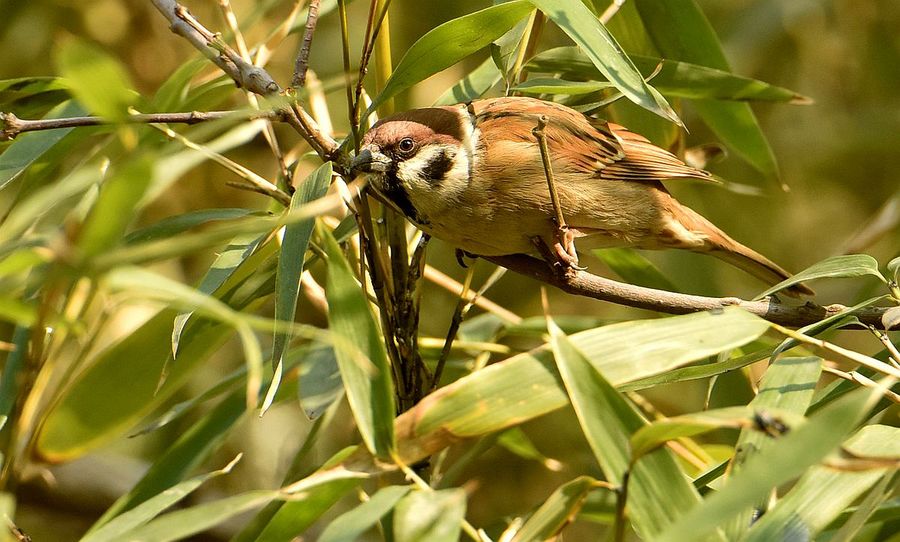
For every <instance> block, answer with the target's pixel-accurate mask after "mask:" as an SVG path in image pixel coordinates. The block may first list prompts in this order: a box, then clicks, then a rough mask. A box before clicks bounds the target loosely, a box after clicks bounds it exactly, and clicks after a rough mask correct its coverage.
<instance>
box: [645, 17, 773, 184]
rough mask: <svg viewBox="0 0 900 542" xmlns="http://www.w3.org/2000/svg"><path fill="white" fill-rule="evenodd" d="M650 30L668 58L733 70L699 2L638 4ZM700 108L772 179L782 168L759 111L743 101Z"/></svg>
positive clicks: (728, 140) (717, 131)
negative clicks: (779, 168) (767, 137)
mask: <svg viewBox="0 0 900 542" xmlns="http://www.w3.org/2000/svg"><path fill="white" fill-rule="evenodd" d="M635 3H636V5H637V8H638V11H639V12H640V15H641V19H642V20H643V22H644V27H645V28H646V29H647V32H648V33H649V34H650V37H651V39H652V40H653V43H654V45H655V46H656V48H657V49H658V50H659V52H660V54H661V55H662V56H665V57H667V58H672V59H674V60H680V61H685V62H692V63H694V64H699V65H701V66H707V67H710V68H714V69H718V70H723V71H731V70H730V68H729V66H728V60H727V59H726V58H725V53H724V51H723V50H722V44H721V43H720V42H719V38H718V37H717V36H716V33H715V30H713V28H712V26H711V25H710V24H709V21H708V20H707V19H706V16H705V15H704V14H703V12H702V11H701V10H700V8H699V7H698V6H697V3H696V2H695V0H636V2H635ZM693 105H694V109H696V111H697V113H698V114H699V115H700V117H701V118H703V120H704V122H706V124H707V125H708V126H709V127H710V129H711V130H712V131H713V132H714V133H715V134H716V136H717V137H718V138H719V139H720V140H721V141H722V142H723V143H725V145H727V146H728V148H730V149H731V150H732V151H733V152H734V153H735V154H737V155H738V156H740V157H742V158H743V159H744V160H746V161H747V162H748V163H749V164H750V165H752V166H753V167H754V168H756V169H757V170H759V171H760V172H762V173H763V174H765V175H766V176H767V177H769V178H770V179H777V178H778V164H777V163H776V161H775V154H774V153H773V152H772V149H771V147H770V146H769V142H768V141H767V140H766V137H765V135H763V133H762V129H761V128H760V127H759V123H758V122H757V121H756V117H755V116H754V114H753V110H752V109H750V106H749V105H747V104H742V103H730V102H719V101H709V100H697V101H695V102H694V103H693Z"/></svg>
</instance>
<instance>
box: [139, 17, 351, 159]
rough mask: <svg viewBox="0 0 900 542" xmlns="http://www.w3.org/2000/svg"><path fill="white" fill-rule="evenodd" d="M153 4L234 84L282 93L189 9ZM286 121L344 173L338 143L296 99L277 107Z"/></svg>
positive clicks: (265, 93) (262, 71) (261, 92)
mask: <svg viewBox="0 0 900 542" xmlns="http://www.w3.org/2000/svg"><path fill="white" fill-rule="evenodd" d="M151 1H152V2H153V5H154V6H155V7H156V9H157V10H159V12H160V13H162V15H163V16H164V17H165V18H166V19H167V20H168V21H169V25H170V26H169V27H170V29H171V30H172V32H174V33H176V34H178V35H179V36H182V37H183V38H185V39H186V40H188V41H189V42H190V43H191V45H193V46H194V48H196V49H197V50H198V51H200V52H201V53H203V54H204V56H206V57H207V58H208V59H210V60H211V61H212V62H213V63H215V64H216V66H218V67H219V68H221V69H222V71H224V72H225V73H226V74H227V75H228V76H229V77H231V79H232V80H234V82H235V84H237V85H238V87H240V88H244V89H246V90H249V91H250V92H253V93H255V94H259V95H262V96H271V95H276V94H279V93H281V87H279V86H278V83H276V82H275V80H274V79H273V78H272V76H271V75H269V73H268V72H267V71H266V70H265V69H263V68H261V67H259V66H254V65H253V64H250V63H249V62H247V61H245V60H244V59H242V58H241V57H240V55H238V54H237V53H236V52H235V51H234V50H232V49H231V48H230V47H228V46H227V45H226V44H224V43H223V42H222V40H221V39H219V38H218V36H217V35H216V34H214V33H212V32H210V31H209V30H207V29H206V28H205V27H204V26H203V25H201V24H200V22H199V21H197V20H196V19H195V18H194V17H192V16H191V15H190V13H189V12H188V10H187V9H186V8H185V7H184V6H182V5H180V4H178V2H176V1H175V0H151ZM280 112H281V113H282V114H284V118H285V121H286V122H287V123H288V124H290V125H291V126H292V127H293V128H294V129H295V130H296V131H297V132H298V133H299V134H300V135H301V136H302V137H303V138H304V139H305V140H306V141H307V142H308V143H309V145H310V146H311V147H312V148H313V150H315V151H316V153H318V154H319V156H321V157H322V159H323V160H332V161H335V162H336V163H335V170H336V171H337V172H338V173H344V172H345V170H346V167H345V166H346V164H344V163H343V162H341V160H340V158H341V156H340V153H339V150H338V145H337V143H336V142H335V141H334V140H333V139H331V138H330V137H328V136H326V135H325V134H323V133H322V132H321V131H320V130H319V129H318V126H317V125H316V123H315V121H313V119H312V117H310V116H309V114H307V113H306V111H304V110H303V108H302V107H301V106H300V104H298V103H297V102H296V101H293V102H292V103H291V104H290V105H289V106H284V107H282V108H281V109H280Z"/></svg>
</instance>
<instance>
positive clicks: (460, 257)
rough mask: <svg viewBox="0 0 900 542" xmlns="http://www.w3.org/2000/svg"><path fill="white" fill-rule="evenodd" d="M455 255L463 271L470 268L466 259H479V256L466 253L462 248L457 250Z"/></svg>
mask: <svg viewBox="0 0 900 542" xmlns="http://www.w3.org/2000/svg"><path fill="white" fill-rule="evenodd" d="M455 254H456V263H458V264H459V266H460V267H462V268H463V269H468V268H469V266H468V264H466V260H465V259H466V258H470V259H472V260H474V259H477V258H478V255H477V254H472V253H471V252H466V251H465V250H463V249H461V248H458V249H456V251H455Z"/></svg>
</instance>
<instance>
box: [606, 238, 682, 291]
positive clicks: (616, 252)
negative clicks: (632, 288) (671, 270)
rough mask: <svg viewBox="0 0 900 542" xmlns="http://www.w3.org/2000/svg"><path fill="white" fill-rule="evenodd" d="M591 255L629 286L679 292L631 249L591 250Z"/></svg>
mask: <svg viewBox="0 0 900 542" xmlns="http://www.w3.org/2000/svg"><path fill="white" fill-rule="evenodd" d="M591 253H592V254H593V255H594V256H597V257H598V258H600V259H601V260H602V261H603V263H605V264H606V265H608V266H609V268H610V269H612V270H613V271H614V272H615V273H616V274H617V275H619V277H621V278H622V279H623V280H625V281H626V282H628V283H630V284H636V285H638V286H646V287H647V288H657V289H659V290H667V291H669V292H678V291H679V289H678V288H676V287H675V285H674V284H672V281H670V280H669V278H668V277H666V276H665V275H663V274H662V272H661V271H660V270H659V269H657V268H656V266H655V265H653V263H652V262H650V260H648V259H647V258H645V257H644V256H642V255H641V254H640V253H639V252H637V251H636V250H634V249H632V248H605V249H602V250H592V251H591Z"/></svg>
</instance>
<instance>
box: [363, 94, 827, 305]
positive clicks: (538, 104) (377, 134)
mask: <svg viewBox="0 0 900 542" xmlns="http://www.w3.org/2000/svg"><path fill="white" fill-rule="evenodd" d="M541 118H543V119H544V121H545V122H546V127H545V128H544V137H545V139H546V143H547V151H548V154H549V160H550V165H551V169H552V174H553V177H554V181H555V182H554V184H555V185H556V190H557V192H558V201H559V207H560V210H561V211H562V216H563V218H564V220H565V228H564V234H565V235H564V236H563V237H561V236H560V232H561V228H560V227H559V226H560V225H559V224H557V223H556V213H555V207H554V206H553V205H552V203H551V198H550V191H549V188H548V182H547V173H546V170H545V169H544V166H543V162H542V156H541V150H540V147H539V144H538V139H537V137H536V136H535V134H534V133H533V129H534V128H535V127H536V126H537V125H538V122H539V121H540V120H541ZM351 169H352V170H353V171H357V172H362V173H365V174H367V176H368V182H369V185H370V186H371V187H372V188H373V189H374V190H375V192H376V195H377V196H379V199H382V200H383V201H385V202H386V203H387V204H388V205H390V206H392V207H393V208H394V209H396V210H397V211H399V212H401V213H402V214H404V215H405V216H406V217H407V218H408V219H409V220H410V221H412V222H413V223H414V224H415V225H416V226H418V227H419V228H420V229H422V230H423V231H425V232H426V233H428V234H429V235H431V236H433V237H437V238H438V239H441V240H443V241H446V242H447V243H449V244H451V245H453V246H455V247H458V248H459V249H461V250H463V251H465V252H467V253H470V254H473V255H480V256H502V255H509V254H528V255H538V256H542V257H544V259H550V258H549V256H551V255H554V253H555V257H556V258H557V259H558V260H559V261H562V262H564V263H567V264H570V265H571V264H573V260H574V258H575V252H574V241H575V240H577V241H578V245H579V247H590V248H608V247H635V248H641V249H667V248H675V249H683V250H690V251H693V252H699V253H704V254H709V255H711V256H715V257H716V258H719V259H721V260H724V261H726V262H728V263H730V264H732V265H734V266H736V267H738V268H740V269H743V270H744V271H746V272H748V273H750V274H751V275H753V276H755V277H757V278H758V279H761V280H763V281H764V282H767V283H769V284H775V283H778V282H781V281H782V280H784V279H786V278H788V277H790V276H791V275H790V273H788V272H787V271H785V270H784V269H783V268H781V267H780V266H778V265H777V264H775V263H774V262H772V261H771V260H769V259H768V258H766V257H765V256H762V255H761V254H759V253H757V252H755V251H754V250H752V249H750V248H748V247H746V246H744V245H742V244H740V243H739V242H737V241H735V240H734V239H732V238H731V237H729V236H728V235H727V234H725V233H724V232H723V231H722V230H720V229H719V228H718V227H716V226H715V225H713V224H712V223H711V222H710V221H708V220H707V219H705V218H704V217H703V216H701V215H700V214H698V213H697V212H695V211H693V210H692V209H690V208H688V207H687V206H685V205H682V204H681V203H679V202H678V201H677V200H676V199H675V198H674V197H673V196H672V195H671V194H670V193H669V192H668V190H666V188H665V187H664V186H663V184H662V181H678V180H681V179H697V180H701V181H711V180H714V179H713V177H712V174H710V173H709V172H707V171H704V170H701V169H698V168H694V167H691V166H689V165H687V164H685V163H684V162H682V161H681V160H679V159H678V158H677V157H676V156H675V155H673V154H672V153H670V152H668V151H666V150H664V149H662V148H660V147H658V146H656V145H654V144H652V143H651V142H650V141H649V140H647V139H646V138H645V137H643V136H641V135H638V134H636V133H634V132H631V131H629V130H628V129H627V128H625V127H623V126H620V125H618V124H614V123H612V122H607V121H604V120H600V119H596V118H592V117H588V116H585V115H583V114H582V113H579V112H577V111H575V110H573V109H571V108H569V107H566V106H563V105H561V104H557V103H553V102H547V101H542V100H538V99H535V98H528V97H504V98H487V99H480V100H475V101H472V102H469V103H467V104H460V105H456V106H444V107H427V108H422V109H413V110H411V111H406V112H403V113H398V114H395V115H392V116H390V117H386V118H384V119H382V120H380V121H378V122H377V123H376V124H375V125H374V126H372V128H371V129H370V130H369V131H368V132H367V133H366V135H365V136H364V138H363V140H362V142H361V147H360V151H359V152H358V153H357V155H356V157H355V158H354V159H353V161H352V164H351ZM541 245H543V247H544V248H548V247H553V250H550V251H548V250H542V247H541ZM548 252H549V254H548ZM559 261H557V262H551V263H559ZM575 261H577V260H575ZM788 293H789V294H793V295H797V294H812V290H810V289H809V288H807V287H806V286H803V285H797V286H794V287H793V289H792V290H789V291H788Z"/></svg>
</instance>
